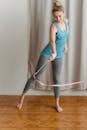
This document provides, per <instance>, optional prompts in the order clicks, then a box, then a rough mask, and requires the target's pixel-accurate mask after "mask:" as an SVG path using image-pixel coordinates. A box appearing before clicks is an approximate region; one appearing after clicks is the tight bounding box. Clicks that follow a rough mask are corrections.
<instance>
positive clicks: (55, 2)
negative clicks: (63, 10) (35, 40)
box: [53, 0, 62, 7]
mask: <svg viewBox="0 0 87 130" xmlns="http://www.w3.org/2000/svg"><path fill="white" fill-rule="evenodd" d="M61 5H62V4H61V2H60V1H58V0H56V1H54V2H53V7H55V6H56V7H57V6H61Z"/></svg>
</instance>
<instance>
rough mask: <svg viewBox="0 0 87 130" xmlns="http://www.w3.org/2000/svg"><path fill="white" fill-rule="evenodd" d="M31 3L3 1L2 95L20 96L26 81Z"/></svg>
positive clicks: (0, 20)
mask: <svg viewBox="0 0 87 130" xmlns="http://www.w3.org/2000/svg"><path fill="white" fill-rule="evenodd" d="M28 7H29V5H28V0H0V94H1V95H2V94H7V95H8V94H20V93H21V91H22V89H23V87H24V84H25V82H26V79H27V59H28V58H27V56H28V53H27V52H28V42H29V40H28Z"/></svg>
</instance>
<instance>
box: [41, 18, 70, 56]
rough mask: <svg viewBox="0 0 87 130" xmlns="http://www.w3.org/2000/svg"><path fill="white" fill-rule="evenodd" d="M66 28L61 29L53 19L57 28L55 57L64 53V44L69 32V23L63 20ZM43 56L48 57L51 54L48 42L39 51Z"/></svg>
mask: <svg viewBox="0 0 87 130" xmlns="http://www.w3.org/2000/svg"><path fill="white" fill-rule="evenodd" d="M64 23H65V26H66V30H65V31H62V30H61V28H60V27H59V25H58V23H57V22H56V21H53V24H54V25H55V26H56V28H57V30H58V31H57V33H56V41H55V43H56V52H57V56H56V58H62V57H63V55H64V46H65V43H66V42H67V38H68V34H69V25H68V23H67V22H66V21H65V20H64ZM40 54H41V55H43V56H46V57H49V56H50V55H51V54H52V49H51V46H50V42H49V43H48V44H47V45H46V46H45V47H44V49H43V50H42V51H41V53H40Z"/></svg>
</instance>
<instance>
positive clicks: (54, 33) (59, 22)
mask: <svg viewBox="0 0 87 130" xmlns="http://www.w3.org/2000/svg"><path fill="white" fill-rule="evenodd" d="M52 14H53V17H54V20H53V21H52V24H51V26H50V39H49V42H48V44H47V45H46V46H45V47H44V49H43V50H42V51H41V53H40V57H39V60H38V64H37V66H36V69H35V73H36V72H37V71H38V70H39V69H40V68H41V67H42V66H43V65H44V64H46V63H47V62H48V61H50V62H51V63H52V70H53V82H54V84H60V74H61V69H62V63H63V56H64V52H65V53H66V52H67V50H68V48H67V43H66V42H67V38H68V34H69V23H68V20H67V19H66V18H65V16H64V7H63V6H62V4H61V3H60V2H59V1H55V2H53V8H52ZM44 68H45V66H44V67H43V69H41V70H40V71H39V72H38V73H36V75H34V74H33V75H32V76H31V77H30V78H29V79H28V80H27V82H26V84H25V87H24V90H23V92H22V94H21V98H20V102H19V103H18V105H17V107H18V108H19V109H21V108H22V105H23V101H24V97H25V95H26V93H27V91H28V90H29V88H30V86H31V84H32V83H34V82H35V81H36V79H38V77H39V76H40V74H41V73H42V72H43V71H44ZM53 90H54V97H55V108H56V110H57V112H62V111H63V109H62V107H61V106H60V102H59V101H60V87H55V86H54V87H53Z"/></svg>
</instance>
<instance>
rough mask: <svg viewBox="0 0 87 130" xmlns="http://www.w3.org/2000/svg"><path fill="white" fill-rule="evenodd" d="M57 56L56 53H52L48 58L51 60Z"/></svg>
mask: <svg viewBox="0 0 87 130" xmlns="http://www.w3.org/2000/svg"><path fill="white" fill-rule="evenodd" d="M55 57H56V53H52V55H51V56H50V57H49V58H48V60H49V61H53V60H54V59H55Z"/></svg>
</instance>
